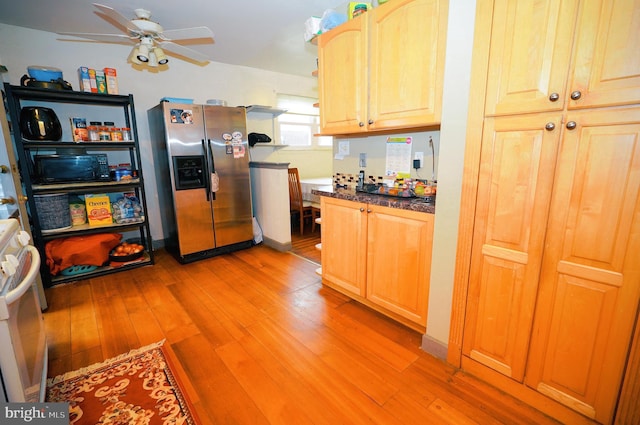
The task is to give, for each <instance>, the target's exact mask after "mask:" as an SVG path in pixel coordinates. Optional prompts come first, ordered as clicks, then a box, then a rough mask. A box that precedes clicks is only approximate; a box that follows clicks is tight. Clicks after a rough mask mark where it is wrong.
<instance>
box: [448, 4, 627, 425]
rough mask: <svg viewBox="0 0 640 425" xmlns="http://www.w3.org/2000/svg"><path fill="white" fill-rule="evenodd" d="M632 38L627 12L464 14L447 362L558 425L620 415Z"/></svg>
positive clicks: (518, 8) (617, 7)
mask: <svg viewBox="0 0 640 425" xmlns="http://www.w3.org/2000/svg"><path fill="white" fill-rule="evenodd" d="M639 28H640V0H633V1H626V2H622V1H618V2H616V1H608V0H582V1H580V0H569V1H562V0H547V1H533V0H517V1H516V0H494V1H492V0H486V1H482V0H481V1H479V2H478V7H477V20H476V40H475V47H474V55H475V57H474V65H473V67H474V68H473V81H472V96H471V103H470V105H471V108H470V111H471V112H470V115H469V130H468V139H467V140H468V147H467V154H466V158H465V161H466V166H467V167H466V169H467V174H466V175H465V177H464V188H463V189H464V194H463V208H462V210H463V211H465V212H464V213H463V215H462V216H461V226H460V229H461V232H460V243H459V248H458V264H457V275H456V283H455V285H456V286H455V288H454V305H455V306H458V307H459V308H458V309H457V310H456V311H454V314H453V316H452V333H451V337H450V345H449V347H450V352H449V360H450V361H452V362H453V363H459V364H461V366H462V368H463V369H465V370H468V371H469V372H471V373H474V374H476V375H479V376H481V377H483V378H485V379H486V380H489V381H490V382H492V383H494V384H496V385H498V386H499V387H501V388H503V389H505V390H506V391H508V392H510V393H512V394H514V395H516V396H517V397H519V398H521V399H523V400H524V401H526V402H528V403H530V404H532V405H534V406H535V407H537V408H538V409H540V410H543V411H545V412H546V413H548V414H550V415H551V416H554V417H556V418H558V419H559V420H561V421H563V422H576V421H583V420H584V421H586V419H587V418H589V419H591V420H595V421H597V422H600V423H612V422H613V421H614V418H615V410H616V405H617V403H618V399H619V398H620V397H622V398H621V399H620V403H621V404H624V403H625V402H626V401H627V400H626V399H625V397H626V396H625V395H624V393H622V394H623V395H622V396H621V395H620V394H621V388H622V384H623V380H624V379H625V366H626V362H627V357H628V355H629V350H630V347H631V343H632V335H633V330H634V325H635V322H636V313H637V310H638V305H639V300H640V258H639V257H638V252H640V196H639V193H640V60H638V52H639V51H640V30H639ZM476 141H477V142H476ZM467 240H470V243H468V242H467ZM636 373H637V371H636ZM627 376H631V375H630V374H629V371H627ZM627 379H631V378H627ZM636 379H638V378H636Z"/></svg>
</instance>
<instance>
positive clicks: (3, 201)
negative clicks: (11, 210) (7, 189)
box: [0, 197, 16, 205]
mask: <svg viewBox="0 0 640 425" xmlns="http://www.w3.org/2000/svg"><path fill="white" fill-rule="evenodd" d="M15 203H16V200H15V199H13V198H12V197H8V198H0V205H5V204H8V205H14V204H15Z"/></svg>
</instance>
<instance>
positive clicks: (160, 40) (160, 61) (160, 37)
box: [58, 3, 213, 67]
mask: <svg viewBox="0 0 640 425" xmlns="http://www.w3.org/2000/svg"><path fill="white" fill-rule="evenodd" d="M93 5H94V6H95V7H96V8H98V9H99V10H100V12H102V13H99V14H98V15H100V16H101V17H102V18H104V19H106V20H107V21H109V22H110V23H111V24H114V23H115V24H116V26H118V27H121V28H120V29H121V30H123V32H125V34H93V33H74V32H59V33H58V34H61V35H72V36H76V37H81V38H87V39H90V40H95V41H103V42H108V43H126V44H131V43H133V44H134V48H133V50H132V51H131V55H130V56H129V60H130V61H131V62H133V63H135V64H138V65H140V64H146V65H148V66H151V67H157V66H158V65H165V64H166V63H167V62H169V59H168V58H167V56H166V55H165V53H164V50H166V51H168V52H171V53H174V54H177V55H180V56H183V57H185V58H187V59H192V60H194V61H197V62H208V61H209V58H208V57H207V56H206V55H204V54H202V53H200V52H198V51H196V50H193V49H190V48H188V47H185V46H182V45H180V44H177V43H174V41H177V40H194V39H209V40H210V41H207V42H213V32H212V31H211V30H210V29H209V28H207V27H193V28H182V29H174V30H164V29H163V28H162V26H160V24H158V23H157V22H153V21H151V20H150V18H151V12H150V11H148V10H145V9H135V10H134V13H135V15H136V16H135V18H133V19H127V18H126V17H125V16H123V15H122V14H120V13H119V12H117V11H116V10H115V9H113V8H111V7H109V6H105V5H103V4H98V3H93Z"/></svg>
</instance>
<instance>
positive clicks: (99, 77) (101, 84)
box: [96, 71, 107, 94]
mask: <svg viewBox="0 0 640 425" xmlns="http://www.w3.org/2000/svg"><path fill="white" fill-rule="evenodd" d="M96 85H97V86H98V93H102V94H107V79H106V77H105V75H104V71H96Z"/></svg>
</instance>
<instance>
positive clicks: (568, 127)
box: [567, 121, 578, 130]
mask: <svg viewBox="0 0 640 425" xmlns="http://www.w3.org/2000/svg"><path fill="white" fill-rule="evenodd" d="M577 126H578V125H577V124H576V122H575V121H569V122H568V123H567V129H569V130H573V129H574V128H576V127H577Z"/></svg>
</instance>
